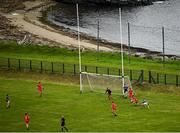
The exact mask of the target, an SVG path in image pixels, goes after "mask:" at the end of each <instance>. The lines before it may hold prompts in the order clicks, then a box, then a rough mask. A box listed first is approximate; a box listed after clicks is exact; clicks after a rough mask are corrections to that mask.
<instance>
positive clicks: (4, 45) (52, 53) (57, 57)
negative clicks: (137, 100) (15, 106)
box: [0, 41, 180, 74]
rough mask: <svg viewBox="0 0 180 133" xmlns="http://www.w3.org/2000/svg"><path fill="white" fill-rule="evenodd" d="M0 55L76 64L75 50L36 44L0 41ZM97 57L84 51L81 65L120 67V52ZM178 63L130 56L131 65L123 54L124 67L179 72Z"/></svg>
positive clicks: (92, 52) (95, 54)
mask: <svg viewBox="0 0 180 133" xmlns="http://www.w3.org/2000/svg"><path fill="white" fill-rule="evenodd" d="M0 57H8V58H17V59H28V60H29V59H33V60H41V61H50V62H62V63H70V64H78V51H77V50H74V51H72V50H67V49H64V48H58V47H48V46H38V45H31V46H20V45H17V44H16V43H15V42H10V41H6V42H5V41H0ZM98 57H99V60H98V61H97V53H96V52H94V51H85V52H83V53H82V65H88V66H99V67H111V68H121V58H120V57H121V56H120V53H110V52H109V53H108V52H100V53H99V55H98ZM179 65H180V61H166V63H165V67H163V64H162V61H158V60H147V59H142V58H137V57H131V65H129V64H128V56H127V55H126V54H125V56H124V67H125V69H132V70H141V69H143V70H147V71H149V70H151V71H156V72H160V73H167V74H180V68H179Z"/></svg>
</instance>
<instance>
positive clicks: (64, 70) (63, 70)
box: [63, 63, 65, 74]
mask: <svg viewBox="0 0 180 133" xmlns="http://www.w3.org/2000/svg"><path fill="white" fill-rule="evenodd" d="M64 73H65V70H64V63H63V74H64Z"/></svg>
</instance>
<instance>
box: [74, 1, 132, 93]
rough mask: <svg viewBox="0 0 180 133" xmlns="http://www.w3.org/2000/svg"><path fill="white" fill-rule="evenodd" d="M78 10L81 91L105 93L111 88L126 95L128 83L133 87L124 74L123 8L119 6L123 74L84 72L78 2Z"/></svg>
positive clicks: (113, 91) (114, 91)
mask: <svg viewBox="0 0 180 133" xmlns="http://www.w3.org/2000/svg"><path fill="white" fill-rule="evenodd" d="M76 11H77V31H78V32H77V36H78V45H79V73H80V77H79V78H80V93H82V92H87V91H93V92H100V93H104V92H105V90H106V88H110V89H111V90H112V93H114V94H118V95H124V86H125V85H127V86H128V87H131V88H132V86H131V82H130V80H129V77H128V76H125V75H124V60H123V44H122V43H123V41H122V21H121V20H122V18H121V17H122V16H121V8H119V31H120V43H121V60H122V64H121V68H122V75H121V76H116V75H106V74H96V73H88V72H82V66H81V64H82V62H81V41H80V28H79V6H78V3H77V4H76Z"/></svg>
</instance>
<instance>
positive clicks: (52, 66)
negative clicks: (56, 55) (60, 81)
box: [51, 62, 54, 73]
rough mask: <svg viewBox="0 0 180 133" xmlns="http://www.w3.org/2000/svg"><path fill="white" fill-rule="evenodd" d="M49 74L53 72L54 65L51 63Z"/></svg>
mask: <svg viewBox="0 0 180 133" xmlns="http://www.w3.org/2000/svg"><path fill="white" fill-rule="evenodd" d="M51 72H52V73H53V72H54V64H53V62H51Z"/></svg>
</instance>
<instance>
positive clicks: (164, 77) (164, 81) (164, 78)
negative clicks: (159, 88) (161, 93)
mask: <svg viewBox="0 0 180 133" xmlns="http://www.w3.org/2000/svg"><path fill="white" fill-rule="evenodd" d="M164 84H165V85H166V84H167V82H166V74H164Z"/></svg>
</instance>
